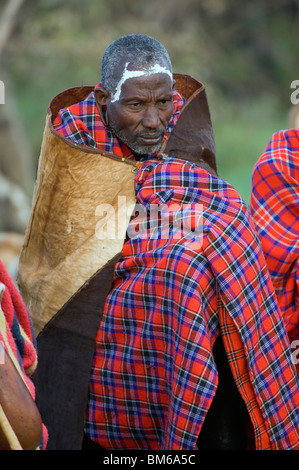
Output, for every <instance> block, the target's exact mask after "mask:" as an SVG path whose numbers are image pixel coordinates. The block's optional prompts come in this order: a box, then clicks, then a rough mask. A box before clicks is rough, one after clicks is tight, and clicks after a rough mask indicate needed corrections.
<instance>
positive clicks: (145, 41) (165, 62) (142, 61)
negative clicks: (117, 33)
mask: <svg viewBox="0 0 299 470" xmlns="http://www.w3.org/2000/svg"><path fill="white" fill-rule="evenodd" d="M124 57H125V58H126V61H127V62H129V63H133V64H134V66H135V67H136V70H147V69H149V68H150V67H151V66H154V65H156V64H158V65H160V66H161V67H165V68H166V69H167V70H168V71H169V72H170V73H171V74H172V65H171V60H170V58H169V54H168V52H167V50H166V49H165V47H164V46H163V45H162V44H161V43H160V42H159V41H157V39H154V38H152V37H150V36H146V35H144V34H129V35H127V36H123V37H121V38H119V39H116V40H115V41H114V42H112V43H111V44H110V45H109V46H108V47H107V49H106V51H105V52H104V55H103V59H102V70H101V84H102V87H103V88H105V90H107V91H108V93H110V95H113V94H114V93H115V90H116V88H117V85H118V82H119V79H120V77H119V71H118V66H119V63H120V61H121V60H123V58H124Z"/></svg>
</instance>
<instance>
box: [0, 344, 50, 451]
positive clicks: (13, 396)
mask: <svg viewBox="0 0 299 470" xmlns="http://www.w3.org/2000/svg"><path fill="white" fill-rule="evenodd" d="M0 353H1V354H0V357H1V362H0V405H1V408H2V413H4V415H5V417H6V419H7V421H8V423H9V425H10V426H11V428H12V429H13V431H14V433H15V434H16V436H17V439H18V441H19V443H20V445H21V448H22V449H23V450H34V449H36V448H37V447H38V446H39V444H40V442H41V440H42V420H41V417H40V414H39V411H38V409H37V406H36V404H35V402H34V400H33V398H32V396H31V394H30V392H29V390H28V388H27V386H26V384H25V383H24V381H23V379H22V377H21V376H20V374H19V373H18V371H17V370H16V368H15V366H14V364H13V362H12V360H11V359H10V357H9V355H8V354H7V352H6V351H5V348H4V346H3V345H2V343H1V342H0ZM6 424H7V423H5V420H4V419H3V416H2V420H0V449H1V450H10V449H11V444H10V443H9V438H8V434H7V431H6Z"/></svg>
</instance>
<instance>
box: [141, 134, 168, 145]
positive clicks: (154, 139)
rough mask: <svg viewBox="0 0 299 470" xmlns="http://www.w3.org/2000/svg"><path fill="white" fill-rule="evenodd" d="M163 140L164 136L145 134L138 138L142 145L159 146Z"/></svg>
mask: <svg viewBox="0 0 299 470" xmlns="http://www.w3.org/2000/svg"><path fill="white" fill-rule="evenodd" d="M162 139H163V135H162V134H144V135H139V136H138V140H139V142H140V143H141V144H142V145H150V146H152V145H157V144H159V143H160V142H161V141H162Z"/></svg>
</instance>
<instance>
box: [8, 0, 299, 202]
mask: <svg viewBox="0 0 299 470" xmlns="http://www.w3.org/2000/svg"><path fill="white" fill-rule="evenodd" d="M8 3H9V2H8V1H7V0H1V1H0V14H1V13H2V14H3V12H4V9H5V7H7V4H8ZM128 33H145V34H148V35H151V36H154V37H155V38H157V39H158V40H160V41H161V42H162V43H163V44H164V45H165V46H166V48H167V49H168V51H169V54H170V56H171V59H172V62H173V69H174V71H175V72H181V73H187V74H190V75H192V76H194V77H195V78H197V79H199V80H200V81H202V82H203V83H204V84H205V86H206V90H207V95H208V100H209V105H210V110H211V116H212V121H213V126H214V131H215V137H216V148H217V162H218V169H219V174H220V176H221V177H222V178H223V179H225V180H227V181H229V182H230V183H231V184H232V185H233V186H234V187H235V188H236V189H237V190H238V192H239V193H240V195H241V196H242V197H243V198H244V199H245V201H246V202H247V203H248V202H249V193H250V180H251V172H252V169H253V165H254V163H255V161H256V159H257V158H258V157H259V155H260V154H261V153H262V151H263V150H264V148H265V146H266V144H267V142H268V141H269V139H270V137H271V135H272V134H273V132H275V131H277V130H279V129H283V128H287V127H288V126H289V113H290V110H291V102H290V95H291V89H290V85H291V82H292V81H293V80H296V79H299V48H298V44H299V5H298V2H297V1H289V0H276V1H265V0H238V1H237V0H202V1H200V0H184V1H182V0H180V1H179V0H164V1H161V0H151V1H150V2H149V1H147V0H89V1H86V2H82V1H81V0H64V1H63V2H61V1H59V0H38V1H36V0H25V1H23V2H20V7H19V8H18V12H17V14H16V15H15V18H14V23H13V27H12V30H11V33H10V36H9V40H8V41H7V43H6V45H5V47H4V49H3V51H2V54H1V62H0V66H1V69H0V79H1V80H3V81H5V85H6V90H7V93H8V92H9V93H10V94H11V96H12V97H13V99H14V100H15V104H16V111H17V113H18V115H19V118H20V121H21V124H22V126H23V128H24V131H25V132H24V134H22V136H23V137H22V138H23V142H24V145H27V143H28V144H29V148H30V155H31V158H32V165H31V167H30V164H29V167H30V168H32V170H30V171H31V173H29V176H28V175H27V176H26V174H25V173H24V175H23V176H24V177H26V178H29V180H30V181H29V184H28V185H27V188H28V187H29V192H30V190H33V183H32V180H33V179H34V176H35V170H36V163H37V159H38V155H39V150H40V145H41V141H42V133H43V128H44V122H45V116H46V112H47V107H48V104H49V101H50V100H51V99H52V98H53V97H54V96H55V95H56V94H57V93H59V92H60V91H62V90H63V89H66V88H69V87H72V86H77V85H93V84H95V83H97V82H98V81H100V61H101V56H102V54H103V52H104V50H105V49H106V47H107V46H108V45H109V44H110V43H111V42H112V41H113V40H114V39H116V38H117V37H119V36H122V35H124V34H128ZM4 76H5V79H4V78H2V77H4ZM7 100H8V98H7V97H6V101H7ZM2 106H3V105H2ZM15 137H16V138H17V139H19V140H20V135H19V134H17V133H16V135H15ZM25 139H28V142H27V143H25ZM27 147H28V146H27ZM2 155H3V149H2ZM0 158H3V156H2V157H1V155H0ZM15 171H16V172H18V171H19V170H18V168H15ZM30 188H31V189H30Z"/></svg>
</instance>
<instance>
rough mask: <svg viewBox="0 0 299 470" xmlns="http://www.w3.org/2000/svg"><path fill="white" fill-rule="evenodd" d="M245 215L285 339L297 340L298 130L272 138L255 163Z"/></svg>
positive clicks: (298, 331) (298, 319)
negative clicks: (252, 228) (254, 231)
mask: <svg viewBox="0 0 299 470" xmlns="http://www.w3.org/2000/svg"><path fill="white" fill-rule="evenodd" d="M250 211H251V215H252V218H253V219H254V222H255V225H256V229H257V232H258V236H259V238H260V241H261V244H262V248H263V251H264V254H265V257H266V262H267V265H268V268H269V271H270V274H271V277H272V282H273V285H274V288H275V292H276V295H277V299H278V303H279V306H280V310H281V313H282V316H283V318H284V321H285V326H286V329H287V332H288V335H289V338H290V340H291V341H292V340H295V339H299V129H289V130H285V131H280V132H277V133H275V134H273V136H272V138H271V140H270V142H269V144H268V145H267V147H266V149H265V151H264V152H263V154H262V155H261V157H260V158H259V160H258V161H257V163H256V164H255V167H254V170H253V175H252V191H251V201H250Z"/></svg>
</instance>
